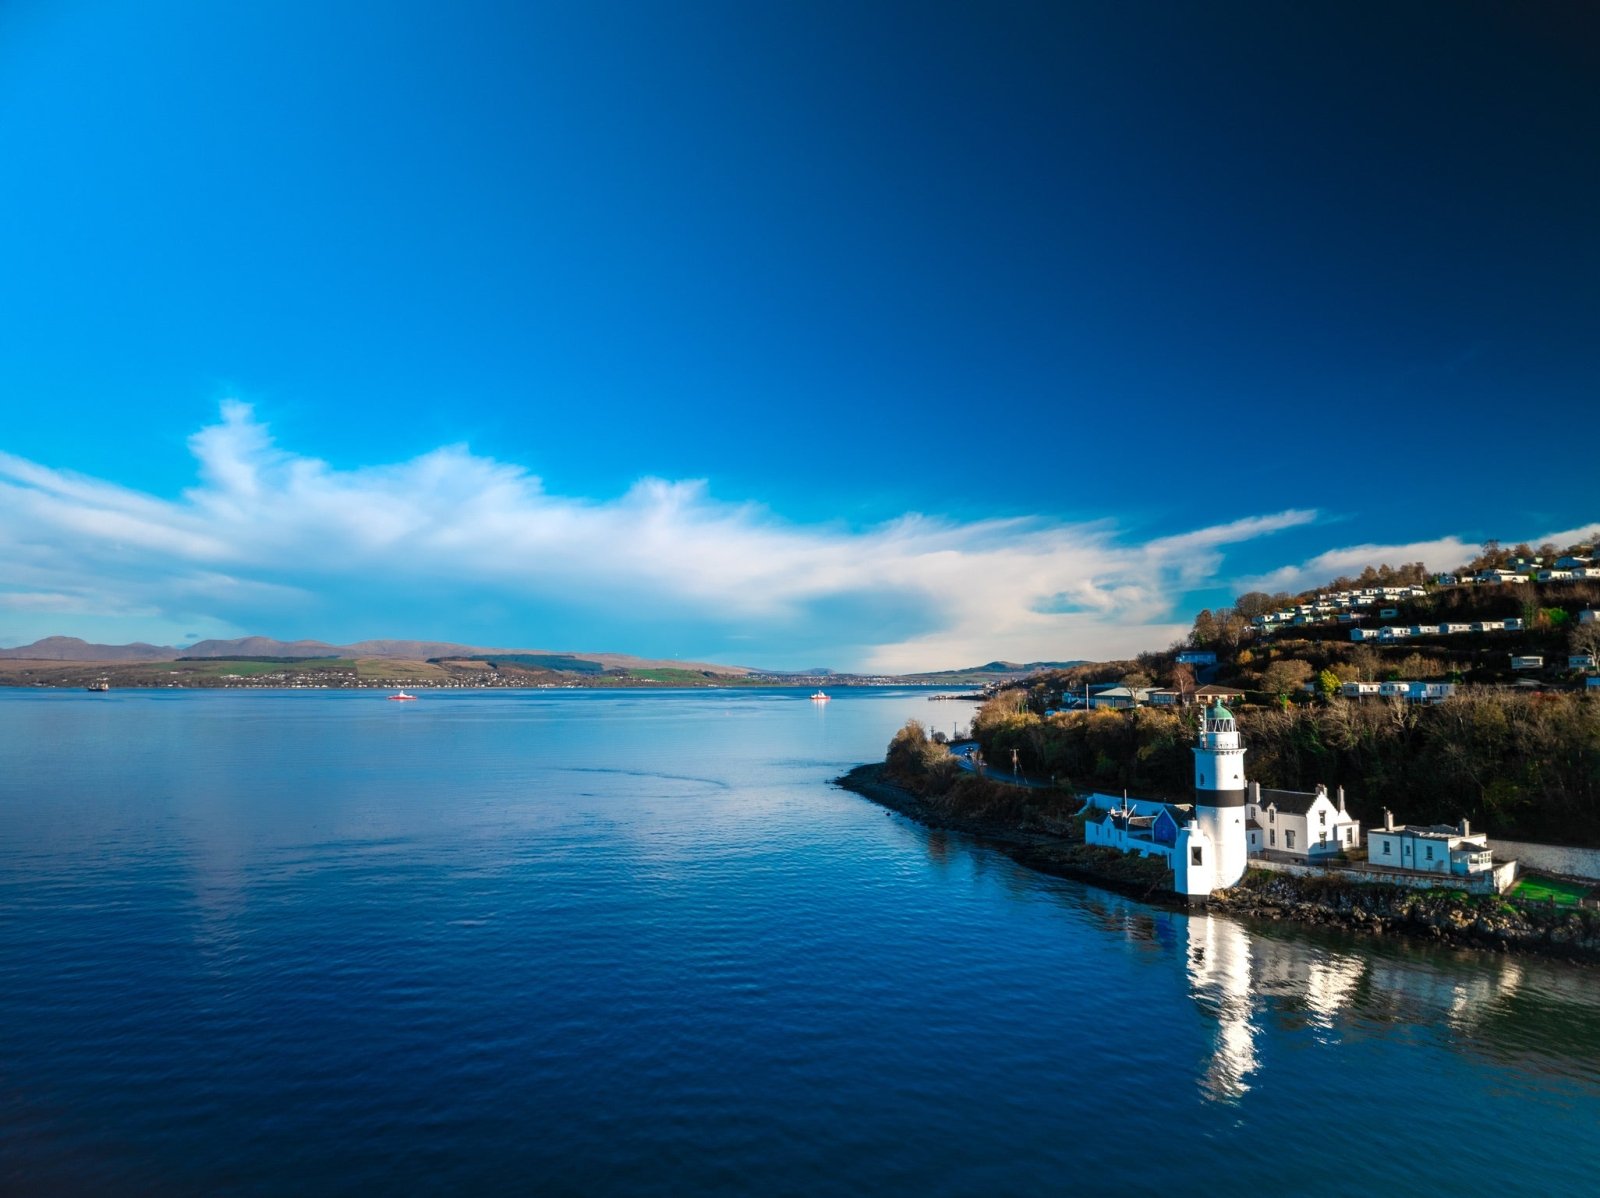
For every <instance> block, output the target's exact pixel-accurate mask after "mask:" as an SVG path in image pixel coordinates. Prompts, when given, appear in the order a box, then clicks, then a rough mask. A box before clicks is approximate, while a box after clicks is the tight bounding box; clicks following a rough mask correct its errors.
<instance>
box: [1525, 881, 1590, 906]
mask: <svg viewBox="0 0 1600 1198" xmlns="http://www.w3.org/2000/svg"><path fill="white" fill-rule="evenodd" d="M1589 890H1590V887H1588V886H1585V885H1582V884H1581V883H1578V882H1563V881H1561V880H1560V879H1558V878H1545V877H1541V876H1540V875H1538V874H1529V875H1528V876H1527V877H1525V878H1523V879H1522V881H1520V882H1518V883H1517V884H1516V885H1515V886H1514V887H1512V889H1511V895H1510V897H1511V898H1514V899H1526V900H1528V901H1530V902H1536V903H1561V904H1563V905H1565V906H1569V907H1575V906H1577V905H1578V900H1579V899H1581V898H1584V897H1585V896H1587V895H1588V893H1589Z"/></svg>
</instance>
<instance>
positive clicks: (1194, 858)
mask: <svg viewBox="0 0 1600 1198" xmlns="http://www.w3.org/2000/svg"><path fill="white" fill-rule="evenodd" d="M1189 864H1190V865H1199V864H1200V846H1199V845H1195V846H1194V847H1193V848H1192V849H1190V850H1189Z"/></svg>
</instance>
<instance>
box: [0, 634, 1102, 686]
mask: <svg viewBox="0 0 1600 1198" xmlns="http://www.w3.org/2000/svg"><path fill="white" fill-rule="evenodd" d="M319 657H321V658H328V657H337V658H384V659H389V660H395V661H430V660H439V659H448V660H453V661H470V660H478V661H485V660H490V659H504V660H507V661H509V662H510V664H513V665H516V664H519V663H520V664H523V665H533V664H537V665H539V666H540V667H541V668H545V669H553V670H567V671H575V672H578V673H598V672H599V671H600V670H661V669H679V670H704V671H709V672H711V673H715V674H724V675H728V676H731V677H744V676H746V675H749V674H760V675H771V676H773V677H785V678H805V677H811V678H826V677H835V678H838V679H840V680H841V681H842V680H846V679H850V678H856V677H861V675H859V674H852V673H850V672H848V671H844V672H841V671H837V670H831V669H824V668H821V667H818V668H816V669H813V670H754V669H751V668H750V667H748V666H725V665H714V664H712V663H709V662H697V661H671V660H665V659H659V658H648V657H633V656H630V655H629V654H626V653H570V652H556V651H552V650H548V649H495V648H484V647H483V646H480V645H458V644H455V643H454V642H451V641H356V642H355V643H354V644H349V645H335V644H330V643H329V642H327V641H279V640H274V639H273V638H272V637H267V636H241V637H236V638H234V639H233V640H225V641H224V640H208V641H196V642H195V643H194V644H192V645H187V646H179V645H149V644H145V643H144V642H142V641H141V642H137V643H135V644H132V645H97V644H92V643H90V642H88V641H84V640H80V639H79V638H77V637H75V636H47V637H45V638H44V639H43V640H40V641H34V642H33V644H31V645H21V646H19V647H17V648H15V649H0V660H4V661H53V662H100V663H107V664H109V663H124V664H134V663H140V662H159V661H175V660H178V659H180V658H244V659H269V660H270V659H279V660H282V659H291V660H292V659H296V658H307V659H310V658H319ZM533 659H537V661H534V660H533ZM1082 664H1083V663H1082V662H1080V661H1030V662H1016V661H991V662H987V663H985V664H984V665H981V666H969V667H968V668H966V669H961V670H933V671H930V672H928V673H921V674H902V675H896V677H901V678H905V679H907V680H915V681H926V682H949V683H956V684H965V683H981V682H985V681H988V680H990V679H994V678H1011V677H1020V676H1021V675H1024V674H1031V673H1032V672H1034V671H1035V670H1064V669H1066V668H1068V667H1069V666H1075V665H1082ZM875 676H877V675H875Z"/></svg>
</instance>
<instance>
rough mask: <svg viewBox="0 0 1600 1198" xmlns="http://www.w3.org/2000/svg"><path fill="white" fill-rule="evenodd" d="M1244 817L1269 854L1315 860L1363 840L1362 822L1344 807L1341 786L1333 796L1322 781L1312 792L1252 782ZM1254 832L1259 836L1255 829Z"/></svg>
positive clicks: (1335, 853)
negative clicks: (1253, 825)
mask: <svg viewBox="0 0 1600 1198" xmlns="http://www.w3.org/2000/svg"><path fill="white" fill-rule="evenodd" d="M1245 817H1246V819H1247V820H1249V821H1250V822H1252V823H1254V824H1255V825H1256V830H1258V831H1259V832H1260V836H1259V838H1258V839H1259V842H1260V850H1265V851H1266V852H1269V853H1286V854H1291V855H1293V856H1296V857H1303V858H1305V859H1306V860H1308V861H1316V860H1320V859H1323V858H1328V857H1333V856H1335V855H1337V854H1338V853H1341V852H1343V851H1345V850H1346V849H1353V848H1355V847H1356V846H1357V845H1359V844H1360V843H1361V821H1360V820H1357V819H1353V818H1351V816H1350V813H1349V812H1348V811H1346V810H1345V805H1344V787H1342V786H1341V787H1340V788H1339V790H1338V792H1337V798H1332V797H1330V796H1329V795H1328V788H1327V787H1326V786H1322V785H1320V784H1319V785H1318V786H1317V789H1316V790H1312V791H1304V790H1269V789H1265V788H1263V787H1262V785H1261V784H1260V783H1259V782H1252V783H1251V784H1250V792H1249V799H1248V801H1247V802H1246V804H1245ZM1251 835H1252V839H1257V838H1256V837H1255V830H1253V831H1252V833H1251ZM1252 847H1254V845H1252ZM1260 850H1258V851H1260Z"/></svg>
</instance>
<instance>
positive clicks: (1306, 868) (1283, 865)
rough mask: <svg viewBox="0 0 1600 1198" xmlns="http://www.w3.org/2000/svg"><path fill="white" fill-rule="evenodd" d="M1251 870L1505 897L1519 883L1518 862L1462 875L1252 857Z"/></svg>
mask: <svg viewBox="0 0 1600 1198" xmlns="http://www.w3.org/2000/svg"><path fill="white" fill-rule="evenodd" d="M1250 868H1251V869H1264V870H1267V871H1269V872H1271V873H1278V874H1293V875H1294V876H1295V877H1297V878H1326V877H1330V876H1331V877H1340V878H1345V879H1347V880H1349V881H1351V882H1368V883H1371V882H1377V883H1380V884H1382V885H1384V886H1404V887H1406V888H1407V889H1410V890H1464V891H1466V892H1467V893H1468V894H1504V893H1505V892H1506V891H1507V890H1509V889H1511V887H1512V885H1513V884H1515V882H1516V880H1517V863H1516V862H1515V861H1502V862H1500V863H1499V864H1498V865H1496V866H1495V867H1494V869H1493V871H1491V872H1485V873H1476V874H1471V875H1468V876H1463V875H1461V874H1416V873H1400V872H1398V871H1396V870H1392V869H1363V868H1362V867H1361V866H1359V865H1295V864H1291V863H1290V862H1287V861H1268V860H1266V859H1265V858H1262V857H1252V858H1250Z"/></svg>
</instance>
